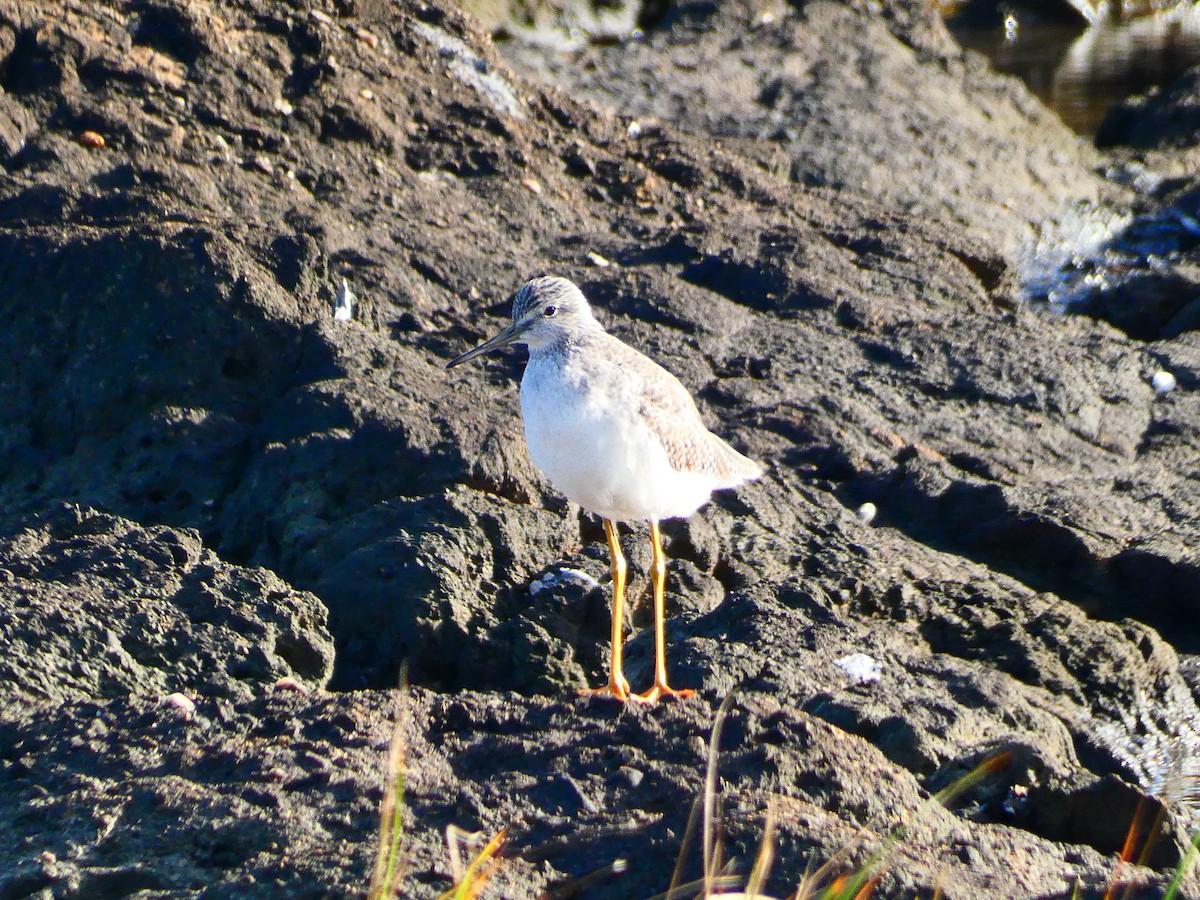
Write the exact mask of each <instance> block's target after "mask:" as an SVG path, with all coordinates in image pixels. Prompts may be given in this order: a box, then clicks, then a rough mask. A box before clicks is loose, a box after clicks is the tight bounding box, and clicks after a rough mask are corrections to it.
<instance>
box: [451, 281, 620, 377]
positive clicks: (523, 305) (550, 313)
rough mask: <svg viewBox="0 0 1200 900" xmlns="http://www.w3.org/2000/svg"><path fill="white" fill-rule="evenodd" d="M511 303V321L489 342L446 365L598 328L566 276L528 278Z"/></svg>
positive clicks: (549, 342) (546, 343) (545, 343)
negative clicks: (494, 351) (503, 349)
mask: <svg viewBox="0 0 1200 900" xmlns="http://www.w3.org/2000/svg"><path fill="white" fill-rule="evenodd" d="M512 302H513V310H512V318H513V321H512V324H511V325H509V326H508V327H507V328H505V329H504V330H503V331H501V332H500V333H499V334H498V335H496V336H495V337H494V338H492V339H491V340H490V341H485V342H484V343H482V344H480V345H479V346H478V347H476V348H475V349H474V350H468V351H467V352H466V353H464V354H463V355H462V356H459V357H457V358H456V359H452V360H451V361H450V362H449V364H448V365H447V368H453V367H454V366H457V365H458V364H459V363H464V362H467V361H468V360H472V359H475V357H477V356H482V355H483V354H484V353H489V352H491V351H492V350H498V349H499V348H501V347H506V346H508V345H509V344H527V345H528V346H529V349H530V350H537V349H538V348H540V347H547V346H550V345H552V344H556V343H559V342H561V341H564V340H567V339H569V338H570V337H572V336H573V335H576V334H579V333H581V332H584V331H590V330H593V329H598V328H600V323H599V322H597V321H596V318H595V316H593V315H592V309H591V307H590V306H588V302H587V300H586V299H584V296H583V293H582V292H581V291H580V290H579V288H577V287H576V286H575V285H574V284H572V283H571V282H570V281H568V280H567V279H565V278H555V277H553V276H550V275H547V276H543V277H541V278H534V279H533V280H532V281H527V282H525V284H523V285H522V286H521V288H520V290H518V291H517V292H516V293H515V294H513V298H512Z"/></svg>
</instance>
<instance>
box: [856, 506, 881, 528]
mask: <svg viewBox="0 0 1200 900" xmlns="http://www.w3.org/2000/svg"><path fill="white" fill-rule="evenodd" d="M878 512H879V509H878V508H877V507H876V506H875V504H874V503H864V504H863V505H862V506H860V507H859V508H858V509H856V510H855V513H856V514H857V515H858V517H859V519H861V520H862V522H863V524H864V525H870V524H871V523H872V522H874V521H875V516H876V514H877V513H878Z"/></svg>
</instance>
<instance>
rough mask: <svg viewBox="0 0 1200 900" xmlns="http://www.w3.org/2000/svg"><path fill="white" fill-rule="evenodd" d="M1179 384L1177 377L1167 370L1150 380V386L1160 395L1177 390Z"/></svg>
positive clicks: (1156, 374)
mask: <svg viewBox="0 0 1200 900" xmlns="http://www.w3.org/2000/svg"><path fill="white" fill-rule="evenodd" d="M1178 384H1179V382H1178V381H1177V380H1176V379H1175V376H1174V375H1172V374H1171V373H1170V372H1168V371H1166V370H1165V369H1160V370H1159V371H1157V372H1155V373H1154V377H1153V378H1151V379H1150V385H1151V386H1152V387H1153V388H1154V390H1155V391H1156V392H1157V393H1159V394H1169V393H1171V391H1173V390H1175V387H1176V386H1177V385H1178Z"/></svg>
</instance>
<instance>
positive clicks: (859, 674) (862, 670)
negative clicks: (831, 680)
mask: <svg viewBox="0 0 1200 900" xmlns="http://www.w3.org/2000/svg"><path fill="white" fill-rule="evenodd" d="M834 665H835V666H837V667H838V668H839V669H841V670H842V671H843V672H845V673H846V674H847V675H849V676H850V677H851V678H853V679H854V683H855V684H869V683H870V682H872V681H878V680H879V678H880V675H881V673H882V671H883V670H882V668H881V667H880V665H879V663H878V661H876V660H875V659H873V658H872V657H870V656H867V654H865V653H851V654H850V655H849V656H843V657H842V658H841V659H839V660H836V661H835V662H834Z"/></svg>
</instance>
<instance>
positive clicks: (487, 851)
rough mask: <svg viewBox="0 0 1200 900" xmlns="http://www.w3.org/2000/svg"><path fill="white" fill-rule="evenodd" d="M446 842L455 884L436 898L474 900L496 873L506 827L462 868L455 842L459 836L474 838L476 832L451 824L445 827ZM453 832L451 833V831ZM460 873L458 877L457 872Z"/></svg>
mask: <svg viewBox="0 0 1200 900" xmlns="http://www.w3.org/2000/svg"><path fill="white" fill-rule="evenodd" d="M446 831H447V834H446V838H447V843H448V844H449V847H450V865H451V869H452V870H453V871H454V873H455V875H454V878H455V881H456V884H455V885H454V887H452V888H450V890H448V891H446V893H444V894H442V896H441V897H439V898H438V900H475V898H476V897H478V896H479V892H480V891H482V890H483V886H484V885H485V884H486V883H487V881H488V879H490V878H491V877H492V876H493V875H495V874H496V869H497V868H498V867H499V866H500V863H501V861H502V859H501V857H500V855H499V854H500V849H501V847H503V846H504V839H505V837H506V836H507V834H508V829H507V828H501V829H500V830H499V831H498V832H496V836H495V837H493V838H492V839H491V840H490V841H488V842H487V844H485V845H484V847H483V849H482V850H480V851H479V853H478V855H476V857H475V858H474V859H473V860H471V862H470V864H469V865H467V866H466V868H465V869H464V868H463V866H462V860H461V859H460V858H459V856H458V848H457V844H458V842H459V840H460V839H461V838H466V839H467V840H470V839H472V838H474V837H475V836H476V835H477V834H478V832H465V831H463V830H462V829H459V828H455V826H453V825H451V826H450V827H449V828H448V829H446ZM452 832H453V833H452ZM460 871H461V873H462V875H461V877H459V875H458V873H459V872H460Z"/></svg>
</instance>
